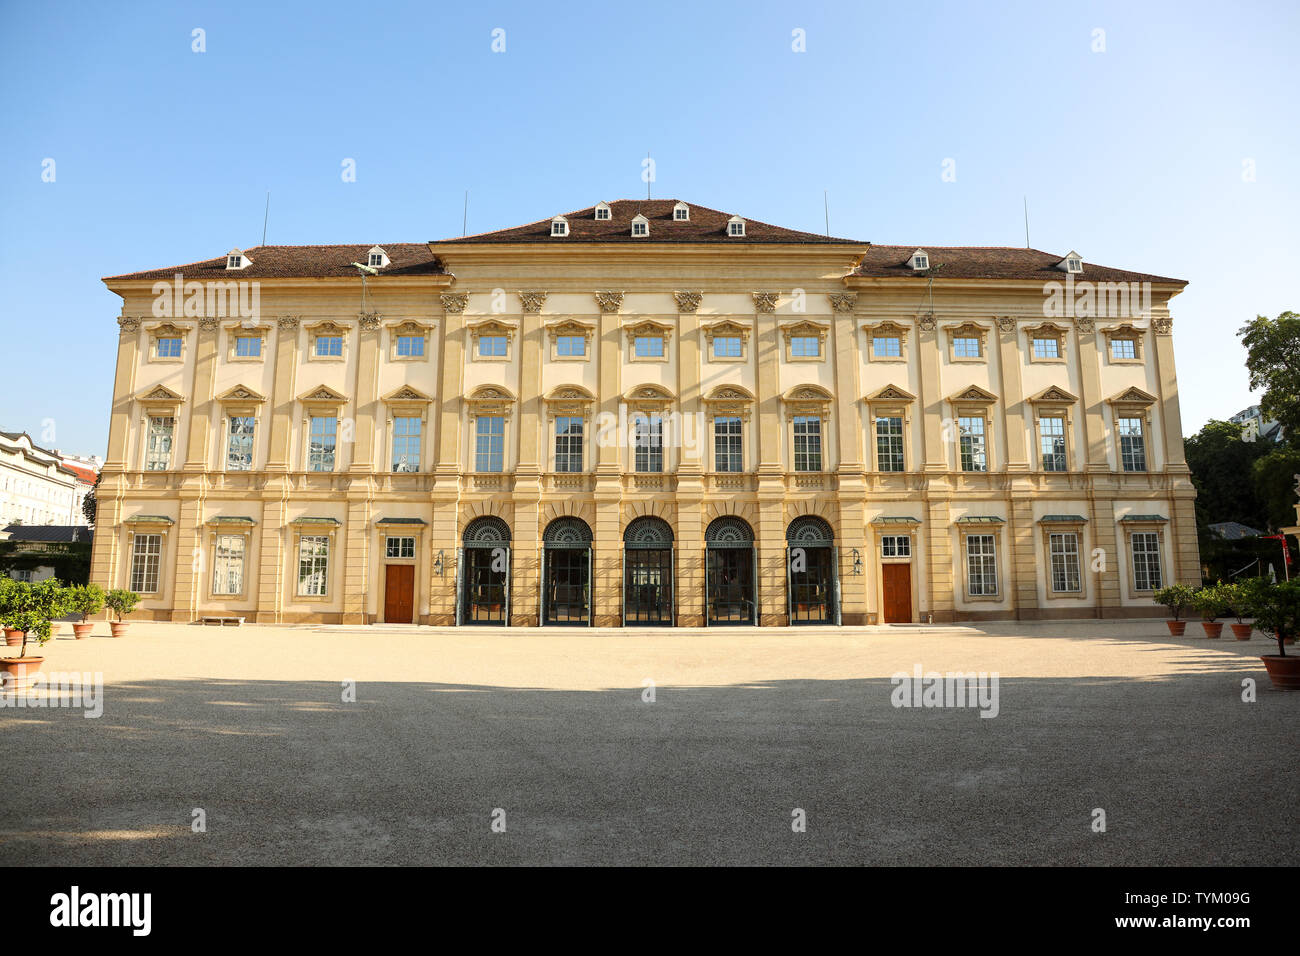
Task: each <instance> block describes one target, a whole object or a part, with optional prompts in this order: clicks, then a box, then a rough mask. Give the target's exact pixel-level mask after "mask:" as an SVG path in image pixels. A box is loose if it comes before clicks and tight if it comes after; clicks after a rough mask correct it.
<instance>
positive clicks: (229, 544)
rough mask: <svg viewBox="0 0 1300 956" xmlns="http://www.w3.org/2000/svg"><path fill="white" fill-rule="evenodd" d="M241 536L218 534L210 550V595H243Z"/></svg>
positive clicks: (242, 541)
mask: <svg viewBox="0 0 1300 956" xmlns="http://www.w3.org/2000/svg"><path fill="white" fill-rule="evenodd" d="M246 540H247V539H245V538H244V536H243V535H242V534H219V535H217V541H216V546H215V547H214V548H213V550H212V593H213V594H219V595H234V594H243V593H244V546H245V543H246Z"/></svg>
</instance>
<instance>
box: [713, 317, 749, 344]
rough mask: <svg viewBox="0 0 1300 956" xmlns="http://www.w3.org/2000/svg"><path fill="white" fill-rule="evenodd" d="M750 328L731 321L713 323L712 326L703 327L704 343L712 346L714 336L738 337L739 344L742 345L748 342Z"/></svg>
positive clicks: (724, 320)
mask: <svg viewBox="0 0 1300 956" xmlns="http://www.w3.org/2000/svg"><path fill="white" fill-rule="evenodd" d="M749 332H750V327H749V326H748V325H742V324H741V323H739V322H733V321H731V319H723V320H722V321H721V322H714V323H713V324H712V325H706V326H704V341H705V343H706V344H707V345H709V346H712V345H713V339H714V337H715V336H731V335H734V336H738V337H739V338H740V344H741V345H744V344H745V343H746V342H747V341H748V340H749Z"/></svg>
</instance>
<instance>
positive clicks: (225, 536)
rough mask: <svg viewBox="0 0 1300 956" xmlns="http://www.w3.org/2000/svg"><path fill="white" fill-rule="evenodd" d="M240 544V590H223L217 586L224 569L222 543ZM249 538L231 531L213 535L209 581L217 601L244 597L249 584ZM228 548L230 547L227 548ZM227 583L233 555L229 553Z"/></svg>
mask: <svg viewBox="0 0 1300 956" xmlns="http://www.w3.org/2000/svg"><path fill="white" fill-rule="evenodd" d="M223 540H229V541H238V542H239V556H238V557H239V589H238V590H233V591H231V590H221V589H219V588H218V586H217V580H218V577H217V576H218V574H219V573H220V571H221V569H222V554H221V548H222V543H221V542H222V541H223ZM248 546H249V536H248V535H247V534H244V533H240V532H234V533H231V532H229V531H219V530H218V531H215V532H213V535H212V577H211V578H210V579H209V581H208V586H209V594H210V596H211V597H213V598H216V599H222V598H225V599H229V598H239V597H243V596H244V590H245V588H246V587H247V583H248V550H249V547H248ZM227 547H228V546H227ZM225 560H226V567H227V574H226V577H227V581H228V580H229V562H230V560H231V555H230V553H229V552H227V554H226V557H225Z"/></svg>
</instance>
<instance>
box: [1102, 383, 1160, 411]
mask: <svg viewBox="0 0 1300 956" xmlns="http://www.w3.org/2000/svg"><path fill="white" fill-rule="evenodd" d="M1109 401H1110V404H1112V405H1128V406H1131V407H1141V408H1148V407H1150V406H1152V405H1154V404H1155V403H1156V401H1157V399H1156V397H1155V396H1154V395H1151V394H1149V393H1147V392H1144V391H1142V389H1140V388H1136V387H1134V388H1128V389H1125V390H1124V391H1122V392H1120V393H1119V394H1118V395H1116V396H1115V397H1114V398H1112V399H1110V400H1109Z"/></svg>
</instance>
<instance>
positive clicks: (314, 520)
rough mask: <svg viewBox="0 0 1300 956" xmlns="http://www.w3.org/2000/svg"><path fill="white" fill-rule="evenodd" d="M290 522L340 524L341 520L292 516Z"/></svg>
mask: <svg viewBox="0 0 1300 956" xmlns="http://www.w3.org/2000/svg"><path fill="white" fill-rule="evenodd" d="M289 523H290V524H332V525H341V524H342V523H343V522H342V521H339V519H338V518H294V519H293V520H292V521H290V522H289Z"/></svg>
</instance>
